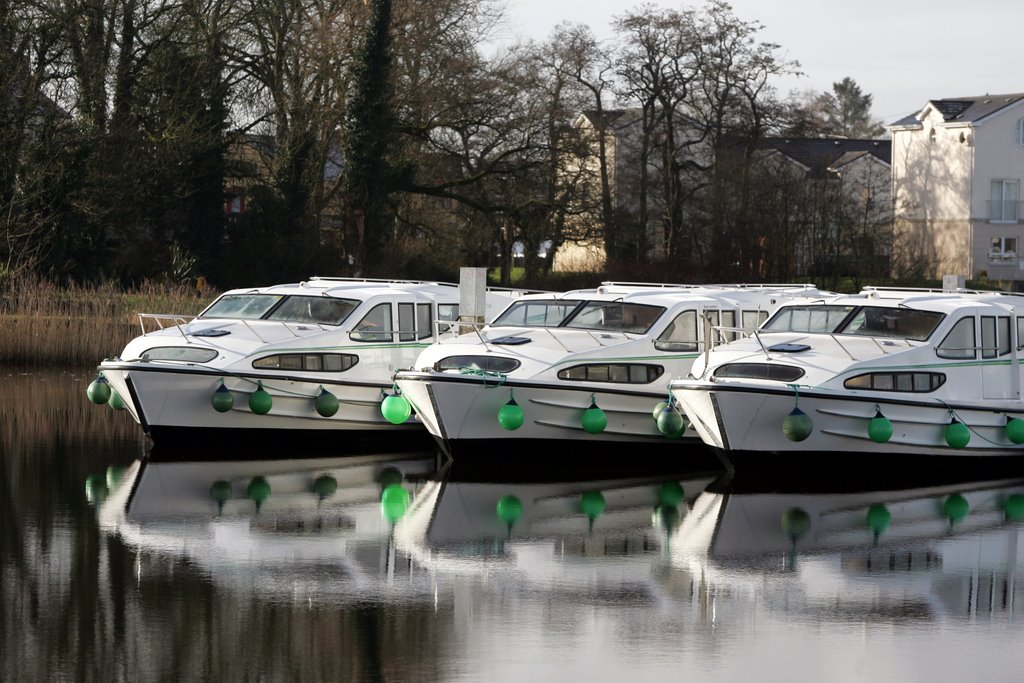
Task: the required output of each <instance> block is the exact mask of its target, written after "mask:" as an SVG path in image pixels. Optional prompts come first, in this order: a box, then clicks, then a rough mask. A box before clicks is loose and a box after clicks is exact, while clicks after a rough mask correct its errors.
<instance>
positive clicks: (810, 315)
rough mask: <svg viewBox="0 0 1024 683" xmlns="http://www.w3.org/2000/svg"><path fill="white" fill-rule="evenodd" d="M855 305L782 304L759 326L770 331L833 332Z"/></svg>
mask: <svg viewBox="0 0 1024 683" xmlns="http://www.w3.org/2000/svg"><path fill="white" fill-rule="evenodd" d="M855 308H856V306H823V305H821V304H818V305H813V306H783V307H782V308H780V309H779V310H778V311H777V312H776V313H775V315H773V316H772V317H771V319H769V320H768V321H767V322H766V323H765V324H764V325H762V326H761V329H762V330H763V331H770V332H821V333H826V334H827V333H830V332H834V331H835V329H836V327H838V326H839V323H841V322H843V321H844V320H846V318H847V316H849V315H850V311H852V310H853V309H855Z"/></svg>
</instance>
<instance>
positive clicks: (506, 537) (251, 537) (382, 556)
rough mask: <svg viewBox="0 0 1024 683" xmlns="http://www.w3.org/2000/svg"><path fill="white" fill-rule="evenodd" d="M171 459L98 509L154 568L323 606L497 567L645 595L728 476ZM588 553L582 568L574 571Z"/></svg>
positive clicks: (416, 594) (388, 460) (132, 476)
mask: <svg viewBox="0 0 1024 683" xmlns="http://www.w3.org/2000/svg"><path fill="white" fill-rule="evenodd" d="M163 456H164V457H161V458H158V459H154V460H149V459H147V460H140V461H136V462H135V463H133V464H132V465H131V466H130V467H129V468H128V469H127V471H125V472H124V473H123V475H122V476H121V480H120V483H119V484H118V485H117V486H116V487H115V488H113V489H112V490H111V491H110V492H109V494H108V495H107V496H106V498H105V500H104V501H103V503H102V505H101V507H100V510H99V520H100V524H101V526H102V527H103V528H104V529H105V530H106V531H108V532H109V533H112V534H116V535H118V536H120V537H121V538H122V539H123V541H124V542H125V543H126V544H128V545H129V546H132V547H134V548H136V549H137V551H138V553H139V558H140V559H139V564H140V567H141V566H143V565H145V564H146V563H154V564H156V565H158V564H159V562H160V558H161V556H165V555H170V556H174V557H180V556H184V557H185V558H187V559H188V561H189V562H190V564H193V565H195V566H197V567H199V568H200V569H201V570H202V571H203V572H204V573H207V574H208V575H209V576H210V577H211V578H212V579H213V580H214V582H215V583H218V584H223V585H224V586H225V587H228V588H231V587H234V588H237V589H239V590H242V591H245V592H248V591H251V590H254V589H255V592H256V594H257V595H258V596H259V597H260V598H261V599H263V600H271V601H284V602H303V601H307V600H315V601H316V602H317V603H318V604H319V603H323V602H328V603H330V602H343V603H347V602H357V601H378V600H383V601H395V600H397V601H399V602H402V601H406V600H409V599H412V600H417V599H430V600H436V599H437V596H438V591H440V592H441V593H442V594H444V593H446V592H447V589H451V588H452V586H451V584H450V583H449V582H448V580H449V579H452V580H456V581H457V580H458V579H457V577H458V575H461V574H463V573H464V572H465V571H469V572H470V573H477V572H480V571H484V572H485V573H487V572H490V571H491V570H493V569H495V568H502V569H504V570H507V574H506V576H507V577H508V578H514V579H515V580H516V581H521V580H522V579H523V578H527V579H529V580H531V581H532V580H534V579H536V580H540V581H542V582H544V581H550V580H557V581H558V582H559V583H560V584H562V585H564V584H565V582H566V581H567V580H568V581H569V583H571V584H573V586H575V588H576V589H577V590H580V591H584V592H589V591H592V590H595V589H596V588H597V586H599V585H600V586H601V590H604V591H608V590H610V592H608V593H605V594H604V598H603V599H604V600H608V599H612V596H613V595H615V594H617V593H618V592H619V591H618V590H616V589H615V587H614V586H615V584H616V583H618V584H619V587H620V588H621V587H622V585H628V586H629V588H628V590H626V592H625V593H623V595H629V596H635V595H636V590H637V587H636V584H637V583H638V580H637V579H636V568H637V567H638V566H642V564H643V563H644V562H647V563H648V564H649V563H650V560H651V559H652V558H653V559H658V558H661V559H662V561H661V562H660V565H661V566H662V567H663V568H668V563H667V561H665V560H664V558H666V554H665V552H664V550H665V549H666V548H665V543H664V542H665V540H666V539H667V538H668V535H669V534H670V533H671V532H672V531H673V530H674V529H675V528H676V527H678V525H679V522H680V520H682V519H684V518H685V516H686V514H687V510H688V508H689V505H690V504H691V503H692V502H693V500H694V499H695V498H696V497H697V495H698V494H699V493H700V491H701V490H702V489H703V488H704V487H705V486H706V485H707V484H708V483H710V482H711V481H712V480H713V479H714V478H715V477H717V476H718V475H719V474H720V473H719V472H688V473H678V472H672V471H668V472H661V471H658V470H659V468H651V467H642V468H639V469H638V468H636V467H635V463H634V468H633V470H632V471H631V472H628V471H627V472H625V473H623V474H621V475H620V476H618V477H615V478H603V479H593V478H587V479H586V480H582V481H576V480H565V479H558V480H545V478H544V477H542V476H538V473H537V472H536V471H530V472H526V471H518V472H517V471H516V469H515V468H509V467H507V463H506V466H504V467H502V468H501V473H500V474H498V473H488V472H486V471H485V470H481V469H480V468H479V467H474V470H473V471H472V472H470V471H468V470H465V469H463V470H462V471H460V470H459V468H458V467H457V466H456V465H455V463H452V462H451V461H448V462H447V463H444V464H443V466H442V467H440V468H439V467H438V464H439V463H438V461H437V460H436V459H435V457H436V456H435V454H423V455H422V456H421V457H409V456H401V457H400V456H390V457H384V456H375V457H351V456H347V457H343V458H309V459H289V460H276V461H275V460H260V461H248V462H247V461H223V462H207V461H204V462H169V461H168V460H173V458H168V457H166V456H167V454H163ZM605 474H607V472H605ZM524 480H529V481H524ZM574 558H577V559H579V560H580V561H581V562H582V563H583V564H581V565H580V571H581V572H583V574H581V575H580V576H577V577H574V578H568V579H567V578H566V577H567V576H571V574H570V572H571V565H572V562H573V560H574ZM594 558H598V559H601V560H603V561H601V562H599V563H598V564H593V563H592V562H590V563H588V561H590V560H593V559H594ZM615 559H619V560H623V561H622V562H616V561H612V560H615ZM638 563H639V564H638ZM140 571H143V570H141V569H140ZM595 573H596V574H595ZM646 574H648V575H649V574H650V572H649V571H648V572H646ZM396 576H400V577H401V580H396ZM641 576H643V574H642V575H641ZM645 581H646V579H644V578H641V579H639V582H640V583H643V582H645ZM686 592H687V594H689V591H686Z"/></svg>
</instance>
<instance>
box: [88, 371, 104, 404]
mask: <svg viewBox="0 0 1024 683" xmlns="http://www.w3.org/2000/svg"><path fill="white" fill-rule="evenodd" d="M85 395H86V396H88V397H89V400H90V401H92V402H93V403H95V404H96V405H98V406H101V405H103V404H104V403H106V402H107V401H109V400H110V383H109V382H108V381H107V378H106V377H104V376H103V373H102V372H101V373H100V374H98V375H96V379H94V380H93V381H92V382H91V383H90V384H89V387H88V388H87V389H86V390H85Z"/></svg>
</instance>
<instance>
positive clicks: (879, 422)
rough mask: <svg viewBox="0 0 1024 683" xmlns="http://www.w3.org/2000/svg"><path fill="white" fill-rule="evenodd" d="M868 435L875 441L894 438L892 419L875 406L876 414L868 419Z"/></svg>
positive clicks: (881, 441) (879, 441)
mask: <svg viewBox="0 0 1024 683" xmlns="http://www.w3.org/2000/svg"><path fill="white" fill-rule="evenodd" d="M868 436H869V437H870V438H871V440H872V441H874V442H875V443H885V442H886V441H888V440H889V439H891V438H892V421H891V420H889V418H887V417H886V416H885V415H882V411H881V410H880V409H879V408H875V416H874V417H873V418H871V419H870V420H869V421H868Z"/></svg>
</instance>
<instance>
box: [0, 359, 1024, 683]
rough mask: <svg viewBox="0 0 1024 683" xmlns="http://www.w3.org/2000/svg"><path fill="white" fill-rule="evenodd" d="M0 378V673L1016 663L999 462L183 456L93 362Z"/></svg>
mask: <svg viewBox="0 0 1024 683" xmlns="http://www.w3.org/2000/svg"><path fill="white" fill-rule="evenodd" d="M0 376H2V378H3V381H4V391H3V392H2V396H3V398H2V399H0V408H2V419H0V445H2V466H0V506H2V514H0V571H2V591H3V592H2V596H0V597H2V599H0V633H2V636H0V648H2V649H0V655H2V656H0V672H2V676H3V680H9V681H36V680H38V681H41V680H69V681H92V680H96V681H116V680H130V681H165V680H188V681H191V680H218V681H233V680H239V681H278V680H282V681H284V680H288V681H293V680H294V681H318V680H331V681H417V682H419V681H563V680H577V679H585V680H588V681H623V680H630V681H647V680H651V681H655V680H656V681H665V680H693V679H695V678H697V677H699V679H700V680H704V681H707V680H723V681H733V680H751V679H757V680H785V681H864V680H871V681H881V680H885V681H929V682H931V681H964V680H990V681H991V680H1018V679H1019V678H1020V676H1021V672H1022V671H1024V647H1021V644H1022V643H1024V590H1022V588H1024V549H1022V548H1024V543H1022V540H1024V539H1021V531H1022V529H1024V521H1016V520H1017V519H1018V518H1019V517H1021V516H1024V498H1020V497H1019V496H1021V495H1022V494H1024V475H1022V477H1021V478H1020V479H1015V478H1006V476H1005V473H1004V474H1003V475H1001V476H1000V477H999V478H986V477H985V476H984V473H978V472H973V471H972V472H970V476H964V477H963V478H962V479H963V481H952V482H935V481H924V480H923V479H922V481H921V482H901V483H900V484H899V485H898V486H893V485H886V483H885V482H879V483H878V484H877V485H876V486H857V487H842V486H839V485H838V484H839V483H840V482H838V481H836V479H835V478H830V479H829V480H825V481H820V482H806V481H804V482H801V483H800V485H799V486H796V485H795V484H794V485H790V482H788V481H787V480H786V479H785V478H776V479H774V480H772V481H770V482H769V481H762V480H760V479H756V480H753V481H743V480H741V479H737V478H735V477H734V478H730V477H728V476H723V473H722V472H717V471H709V470H694V469H689V468H687V467H686V466H685V458H680V463H679V464H678V465H677V464H676V463H669V465H668V466H666V465H665V463H658V466H657V467H652V466H651V463H649V462H645V461H644V457H643V454H642V453H629V454H628V457H625V454H624V462H623V463H622V464H621V466H620V467H616V468H611V469H609V468H604V469H602V470H601V472H600V473H599V474H598V473H595V472H594V471H592V470H589V469H588V468H587V467H586V466H585V465H583V464H581V465H580V466H579V467H571V468H561V469H560V474H559V476H557V477H554V476H552V477H549V476H546V475H545V466H544V463H543V462H541V463H539V464H538V463H534V464H532V465H529V466H524V467H510V466H508V465H505V466H503V467H501V468H485V467H474V468H473V469H467V468H465V467H463V466H462V464H461V463H450V462H445V461H444V460H443V459H442V458H438V457H437V456H436V455H435V454H432V453H424V454H412V455H409V454H406V455H402V456H397V455H396V456H387V455H382V456H379V457H361V458H338V457H316V458H313V457H309V456H308V455H307V454H303V453H276V454H267V453H253V454H251V455H252V459H250V460H247V459H246V458H248V457H249V455H250V454H247V453H241V454H240V453H231V454H229V455H230V458H226V459H225V461H224V462H204V463H191V462H187V455H188V454H187V452H185V451H181V450H178V451H173V450H171V451H162V450H159V449H157V450H151V449H150V444H149V443H148V441H147V439H146V438H145V437H144V436H142V435H141V432H140V431H139V429H138V427H137V426H136V425H135V424H134V423H132V422H131V420H130V417H129V416H128V415H127V414H126V413H125V412H123V411H121V412H115V411H113V410H111V409H109V408H107V407H98V406H93V405H91V404H90V403H89V402H88V401H87V400H86V398H85V388H86V385H87V384H88V382H89V381H90V380H91V379H92V376H91V372H86V371H83V372H81V373H74V372H69V373H60V372H38V373H20V372H16V371H5V372H4V373H0ZM579 450H580V451H583V452H585V448H581V449H579ZM559 457H580V455H579V454H578V453H577V454H570V453H563V454H559ZM274 458H279V459H274ZM182 460H185V461H182ZM581 462H583V461H582V460H581ZM488 469H496V470H497V471H488ZM565 471H568V472H570V473H574V474H571V475H570V476H566V475H565ZM259 477H262V478H263V479H261V480H260V479H257V482H258V483H257V484H256V485H253V481H254V479H256V478H259ZM215 482H217V484H216V486H215V485H214V484H215ZM317 482H319V484H318V483H317ZM845 489H850V490H845ZM215 494H216V495H215ZM218 499H220V501H221V504H220V505H218ZM256 499H258V500H259V501H260V504H259V506H257V504H256Z"/></svg>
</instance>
